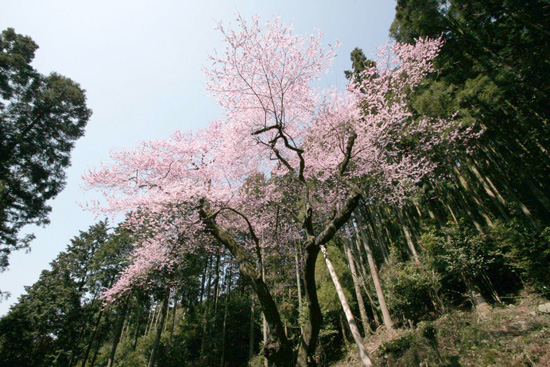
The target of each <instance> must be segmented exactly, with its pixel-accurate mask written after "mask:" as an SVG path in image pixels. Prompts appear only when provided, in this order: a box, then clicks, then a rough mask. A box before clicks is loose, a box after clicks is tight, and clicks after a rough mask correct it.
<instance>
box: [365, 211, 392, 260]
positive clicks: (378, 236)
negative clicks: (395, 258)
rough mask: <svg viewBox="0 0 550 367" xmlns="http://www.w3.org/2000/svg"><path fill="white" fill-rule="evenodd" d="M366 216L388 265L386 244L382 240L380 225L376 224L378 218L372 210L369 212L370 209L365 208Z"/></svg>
mask: <svg viewBox="0 0 550 367" xmlns="http://www.w3.org/2000/svg"><path fill="white" fill-rule="evenodd" d="M365 214H366V217H367V220H368V221H369V225H370V228H371V230H372V231H371V233H374V236H375V238H376V242H377V243H378V248H379V249H380V252H381V253H382V259H383V260H384V263H385V264H387V263H388V255H387V252H386V246H385V244H384V241H383V240H382V236H381V234H380V231H379V230H378V225H377V223H376V217H375V215H374V213H373V211H372V210H369V209H368V208H365Z"/></svg>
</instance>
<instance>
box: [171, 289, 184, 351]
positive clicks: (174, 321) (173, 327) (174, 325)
mask: <svg viewBox="0 0 550 367" xmlns="http://www.w3.org/2000/svg"><path fill="white" fill-rule="evenodd" d="M180 296H181V295H180ZM178 298H179V297H178V294H177V293H176V294H175V295H174V307H173V308H172V317H171V319H172V320H171V321H172V322H171V323H170V339H169V340H170V344H172V340H173V338H174V329H175V327H176V316H177V312H178V302H177V301H178ZM182 298H183V297H182ZM180 305H181V308H182V310H183V299H182V300H181V303H180ZM184 314H185V312H184Z"/></svg>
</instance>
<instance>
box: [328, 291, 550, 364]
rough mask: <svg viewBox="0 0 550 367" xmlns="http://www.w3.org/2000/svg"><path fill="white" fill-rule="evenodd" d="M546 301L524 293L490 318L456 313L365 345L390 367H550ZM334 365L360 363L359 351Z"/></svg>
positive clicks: (380, 335)
mask: <svg viewBox="0 0 550 367" xmlns="http://www.w3.org/2000/svg"><path fill="white" fill-rule="evenodd" d="M545 302H547V301H545V300H543V299H541V298H538V297H537V296H535V295H533V294H524V295H523V296H522V297H520V298H518V299H517V300H516V302H515V303H514V304H507V305H498V306H495V308H494V309H493V312H492V314H491V315H490V316H489V317H487V318H486V319H479V318H478V317H477V315H476V314H475V312H465V311H452V312H449V313H447V314H445V315H444V316H442V317H441V318H439V319H437V320H435V321H430V322H422V323H419V324H418V325H417V326H416V328H415V329H412V330H396V331H395V332H394V334H393V335H392V336H388V335H387V333H385V332H380V333H377V334H375V335H374V336H371V337H370V338H369V340H368V342H367V343H366V346H367V349H368V350H369V355H370V356H371V358H372V359H373V362H374V365H375V366H388V367H390V366H391V367H401V366H403V367H410V366H423V367H459V366H464V367H466V366H472V367H473V366H476V367H489V366H495V367H497V366H498V367H502V366H514V367H516V366H517V367H519V366H529V367H531V366H548V367H550V314H542V313H539V312H537V306H538V305H539V304H541V303H545ZM332 366H333V367H344V366H345V367H359V366H361V362H360V360H359V357H358V354H357V353H356V352H352V353H349V354H348V355H347V356H346V358H345V359H343V360H341V361H339V362H338V363H336V364H334V365H332Z"/></svg>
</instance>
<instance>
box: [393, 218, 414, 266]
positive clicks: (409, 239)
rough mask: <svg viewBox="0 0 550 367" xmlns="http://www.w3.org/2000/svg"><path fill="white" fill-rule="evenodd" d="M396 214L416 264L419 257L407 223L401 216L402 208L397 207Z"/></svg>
mask: <svg viewBox="0 0 550 367" xmlns="http://www.w3.org/2000/svg"><path fill="white" fill-rule="evenodd" d="M397 216H398V218H399V222H400V224H401V229H402V230H403V235H404V236H405V241H407V245H408V246H409V251H410V252H411V255H412V257H413V259H414V261H415V262H416V263H417V264H418V263H420V259H419V258H418V253H417V252H416V247H414V242H413V240H412V237H411V232H409V228H408V227H407V224H406V223H405V218H404V217H403V209H401V208H398V209H397Z"/></svg>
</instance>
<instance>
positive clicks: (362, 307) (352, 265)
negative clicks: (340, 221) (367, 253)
mask: <svg viewBox="0 0 550 367" xmlns="http://www.w3.org/2000/svg"><path fill="white" fill-rule="evenodd" d="M344 249H345V252H346V257H347V258H348V264H349V269H350V271H351V278H352V280H353V288H354V289H355V297H356V298H357V303H358V304H359V314H360V315H361V322H362V324H363V333H364V335H365V336H367V333H372V329H371V328H370V325H369V318H368V316H367V310H366V309H365V301H364V300H363V294H362V293H361V287H360V286H359V277H358V276H357V269H356V268H355V262H354V260H353V255H352V253H351V247H350V244H349V239H347V238H344Z"/></svg>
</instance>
